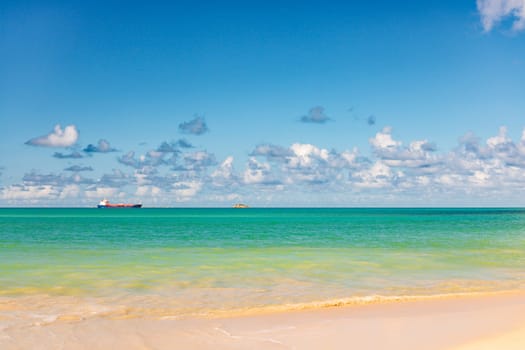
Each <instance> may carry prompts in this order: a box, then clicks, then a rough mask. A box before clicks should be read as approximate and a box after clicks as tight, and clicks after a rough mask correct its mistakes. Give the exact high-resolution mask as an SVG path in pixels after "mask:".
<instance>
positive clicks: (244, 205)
mask: <svg viewBox="0 0 525 350" xmlns="http://www.w3.org/2000/svg"><path fill="white" fill-rule="evenodd" d="M233 208H235V209H245V208H249V206H247V205H246V204H243V203H237V204H234V205H233Z"/></svg>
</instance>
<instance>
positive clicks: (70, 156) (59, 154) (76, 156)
mask: <svg viewBox="0 0 525 350" xmlns="http://www.w3.org/2000/svg"><path fill="white" fill-rule="evenodd" d="M53 157H55V158H58V159H80V158H84V156H83V155H82V153H80V152H77V151H73V152H71V153H62V152H55V153H53Z"/></svg>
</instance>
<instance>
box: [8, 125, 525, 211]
mask: <svg viewBox="0 0 525 350" xmlns="http://www.w3.org/2000/svg"><path fill="white" fill-rule="evenodd" d="M513 132H515V130H508V129H507V128H506V127H501V128H500V129H499V131H496V132H495V133H494V136H491V137H487V138H484V139H481V138H479V137H477V136H476V135H474V134H472V133H468V134H466V135H464V136H462V137H460V138H459V139H458V144H457V147H455V148H453V149H451V150H449V151H442V150H441V149H439V148H438V147H437V146H436V145H435V144H434V143H433V142H430V141H428V140H426V139H415V140H403V141H401V140H399V139H397V138H396V137H395V135H394V133H393V130H392V128H390V127H385V128H383V129H382V130H381V131H379V132H377V133H374V135H372V137H371V138H370V139H369V146H370V148H369V150H370V152H367V153H365V155H362V154H361V153H360V151H359V150H358V149H357V148H352V149H348V150H343V151H340V150H334V149H327V148H323V147H320V146H317V145H315V144H311V143H299V142H296V143H292V144H290V145H287V146H283V145H276V144H259V145H257V146H255V148H254V149H253V151H252V152H250V153H249V158H248V159H247V161H246V163H245V164H239V163H237V162H238V161H237V159H235V160H234V158H233V157H231V156H228V157H226V158H224V159H223V160H222V161H221V162H217V160H216V158H215V155H214V154H213V153H210V152H208V151H205V150H198V151H193V150H192V151H193V152H188V150H187V149H183V148H182V147H180V145H179V144H178V141H173V142H163V143H161V144H160V145H159V146H158V147H157V148H154V149H152V150H150V151H148V152H146V153H145V154H143V155H138V154H135V153H134V152H128V153H126V154H124V155H122V156H120V157H118V161H119V162H120V164H123V165H126V167H123V169H122V170H120V169H115V170H114V171H113V172H111V173H106V174H103V175H102V176H100V177H99V178H88V177H84V176H81V175H86V176H87V175H89V171H91V170H92V169H91V167H87V166H82V165H72V166H69V167H68V168H65V169H64V171H63V172H62V173H40V172H38V171H31V172H29V173H26V174H25V175H24V176H23V178H22V179H21V183H19V184H14V185H10V186H5V187H3V188H1V189H0V200H3V201H5V202H8V203H17V204H23V203H26V204H35V205H37V204H38V205H40V204H42V203H46V201H47V203H59V202H60V201H64V202H66V201H68V200H69V201H70V202H67V203H81V202H82V201H83V202H82V203H88V204H89V205H92V201H93V199H94V198H97V199H100V198H101V197H111V198H112V199H113V198H121V197H122V198H123V197H126V196H127V197H129V196H140V197H142V196H144V197H146V199H147V200H148V201H151V203H157V204H159V205H170V203H174V202H177V201H185V202H187V201H192V202H193V203H195V204H197V205H198V204H202V203H209V200H210V198H214V199H213V200H216V201H221V200H222V201H228V200H232V199H235V198H237V199H238V198H242V199H243V201H248V202H252V203H254V202H257V201H259V202H258V203H266V204H268V205H271V204H276V203H287V204H290V205H302V204H305V203H309V204H313V203H314V202H313V201H317V200H318V199H320V198H328V200H327V201H326V202H323V204H322V205H325V204H326V205H330V203H331V204H334V205H355V204H357V205H359V204H360V203H361V204H366V205H370V203H371V202H370V201H368V199H370V198H376V202H374V204H377V205H388V203H389V202H388V200H390V199H392V200H396V199H400V198H404V199H406V201H405V202H404V203H405V204H409V205H410V204H411V203H412V204H413V203H425V205H434V204H436V202H423V200H428V199H433V198H437V197H436V196H441V198H444V200H443V202H441V203H449V204H450V201H449V200H450V199H454V198H455V199H459V200H460V199H461V198H471V199H470V200H471V201H472V200H473V199H472V198H477V199H483V198H481V197H483V196H485V197H484V198H489V199H491V200H500V198H510V197H512V196H514V197H512V198H521V197H522V196H523V195H525V171H524V170H525V130H523V131H521V133H520V136H519V137H518V139H517V140H513V139H512V137H511V135H512V133H513ZM367 154H368V155H367ZM236 161H237V162H236ZM130 168H131V169H130ZM236 169H239V171H237V170H236ZM84 172H85V173H84ZM306 198H309V199H308V200H309V201H307V202H304V200H305V199H306ZM358 198H364V200H362V201H361V202H359V201H358ZM477 199H474V200H477ZM330 200H333V202H330ZM418 201H419V202H418ZM447 201H448V202H447ZM0 202H1V201H0ZM60 203H61V202H60ZM315 203H317V202H315ZM319 203H321V202H319ZM398 203H399V202H398ZM480 203H481V202H480ZM484 203H487V202H484ZM498 203H502V202H498ZM515 203H519V202H515ZM394 204H395V203H394ZM491 204H494V202H491V203H489V205H491Z"/></svg>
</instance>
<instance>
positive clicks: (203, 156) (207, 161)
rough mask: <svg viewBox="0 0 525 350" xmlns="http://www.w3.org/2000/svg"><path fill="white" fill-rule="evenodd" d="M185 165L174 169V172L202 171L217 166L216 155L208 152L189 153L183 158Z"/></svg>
mask: <svg viewBox="0 0 525 350" xmlns="http://www.w3.org/2000/svg"><path fill="white" fill-rule="evenodd" d="M183 163H184V165H179V166H176V167H174V168H173V169H174V170H183V171H202V170H204V169H206V168H208V167H210V166H213V165H216V164H217V161H216V159H215V155H214V154H212V153H208V152H206V151H197V152H193V153H187V154H185V155H184V157H183Z"/></svg>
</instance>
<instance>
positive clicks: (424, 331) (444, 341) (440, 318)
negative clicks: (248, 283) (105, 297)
mask: <svg viewBox="0 0 525 350" xmlns="http://www.w3.org/2000/svg"><path fill="white" fill-rule="evenodd" d="M0 321H1V315H0ZM0 349H6V350H7V349H112V350H116V349H403V350H409V349H418V350H419V349H427V350H432V349H454V350H473V349H525V295H523V294H513V295H499V296H484V297H461V298H447V299H438V300H424V301H413V302H401V303H391V304H380V305H367V306H358V307H357V306H355V307H343V308H328V309H322V310H311V311H298V312H286V313H276V314H267V315H253V316H246V317H234V318H223V319H212V320H206V319H201V320H198V319H194V320H150V319H128V320H109V319H102V318H100V319H97V318H94V319H88V320H83V321H56V322H53V323H50V324H48V325H44V326H42V325H40V326H37V325H33V326H27V327H18V328H6V329H2V328H1V327H0Z"/></svg>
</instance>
